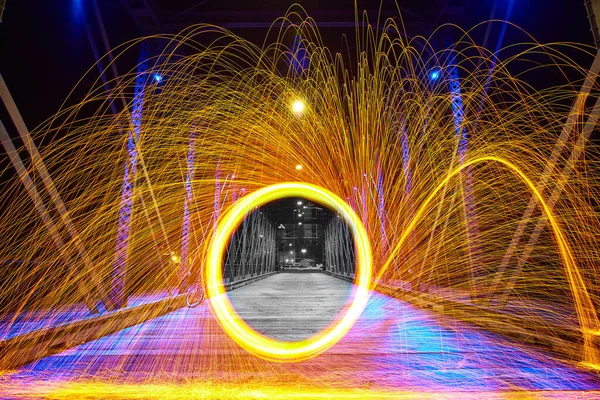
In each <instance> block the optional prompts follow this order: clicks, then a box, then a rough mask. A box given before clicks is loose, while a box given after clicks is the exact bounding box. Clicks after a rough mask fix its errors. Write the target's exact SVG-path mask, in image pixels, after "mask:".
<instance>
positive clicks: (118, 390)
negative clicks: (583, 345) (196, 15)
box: [0, 273, 600, 399]
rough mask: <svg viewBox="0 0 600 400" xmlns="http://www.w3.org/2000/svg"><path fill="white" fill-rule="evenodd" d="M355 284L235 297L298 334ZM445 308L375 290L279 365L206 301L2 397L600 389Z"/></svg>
mask: <svg viewBox="0 0 600 400" xmlns="http://www.w3.org/2000/svg"><path fill="white" fill-rule="evenodd" d="M351 288H352V285H351V284H349V283H347V282H344V281H342V280H339V279H336V278H333V277H330V276H327V275H324V274H319V273H310V274H308V273H307V274H294V273H282V274H277V275H274V276H272V277H269V278H267V279H264V280H262V281H259V282H257V283H253V284H250V285H248V286H245V287H242V288H239V289H236V290H234V291H232V292H229V296H230V297H231V299H232V301H233V302H234V304H235V305H236V308H237V310H238V312H239V314H240V315H241V316H242V317H243V318H244V319H245V320H246V321H248V322H249V323H250V324H251V325H252V326H254V327H255V328H256V329H257V330H259V331H261V332H263V333H264V334H267V335H270V336H274V337H277V338H279V339H287V340H296V339H299V338H302V337H306V336H308V335H311V334H313V333H314V332H315V331H316V330H318V329H320V328H321V327H323V326H325V325H327V324H328V323H329V322H330V321H331V320H332V318H333V316H334V314H335V312H336V310H339V308H340V307H341V306H342V305H343V304H344V302H345V300H346V297H347V295H348V293H349V291H350V290H351ZM438 318H439V317H437V316H436V315H434V314H430V313H428V312H425V311H423V310H419V309H417V308H415V307H413V306H411V305H410V304H407V303H405V302H402V301H399V300H396V299H393V298H390V297H388V296H385V295H381V294H377V293H375V294H373V296H372V297H371V300H370V302H369V305H368V307H367V309H366V310H365V312H364V313H363V315H362V316H361V318H360V319H359V321H358V322H357V323H356V325H355V326H354V327H353V328H352V330H351V331H350V332H349V334H348V335H347V336H346V337H344V338H343V339H342V340H341V341H340V342H339V343H338V344H337V345H335V346H334V347H333V348H331V349H330V350H328V351H327V352H325V353H324V354H322V355H320V356H318V357H315V358H313V359H310V360H307V361H303V362H300V363H274V362H268V361H264V360H261V359H258V358H256V357H254V356H251V355H249V354H248V353H246V352H245V351H244V350H242V349H241V348H239V347H238V346H237V345H236V344H235V343H234V342H233V341H232V340H231V339H230V338H229V337H227V336H226V335H225V334H224V333H223V331H222V330H221V328H220V327H219V325H218V324H217V322H216V321H215V319H214V317H213V316H212V315H211V313H210V311H209V310H208V308H207V305H206V304H203V305H201V306H200V307H197V308H194V309H189V308H184V309H181V310H178V311H176V312H173V313H170V314H168V315H165V316H162V317H159V318H156V319H154V320H151V321H148V322H146V323H143V324H140V325H137V326H135V327H132V328H128V329H125V330H123V331H121V332H118V333H115V334H112V335H109V336H106V337H103V338H101V339H99V340H96V341H93V342H90V343H86V344H83V345H80V346H77V347H74V348H72V349H70V350H67V351H65V352H63V353H60V354H57V355H54V356H50V357H46V358H43V359H41V360H39V361H37V362H35V363H32V364H29V365H27V366H25V367H23V368H21V369H19V370H17V371H14V372H6V373H4V374H3V375H1V376H0V397H2V396H4V397H35V396H39V397H47V398H65V399H67V398H77V397H84V396H87V398H105V399H108V398H123V399H125V398H136V399H137V398H182V399H183V398H194V397H196V398H261V397H262V398H286V397H288V398H315V397H320V398H333V397H336V398H356V399H362V398H369V397H370V398H388V397H389V398H397V397H402V398H419V399H426V398H436V399H439V398H444V397H452V398H461V399H469V398H473V399H475V398H530V393H528V392H530V391H535V392H536V393H535V398H557V399H559V398H560V399H564V398H569V397H573V398H600V378H599V377H598V376H596V375H593V374H590V373H585V372H582V371H580V370H576V369H574V368H572V367H571V366H569V365H566V364H562V363H560V362H557V361H554V360H552V359H551V358H549V357H547V356H545V355H544V354H541V353H540V352H539V351H533V350H531V349H529V348H526V347H520V346H516V345H515V344H514V343H512V342H507V341H505V340H504V339H503V338H501V337H498V336H495V335H493V334H489V333H485V332H481V331H479V330H477V329H474V328H473V327H471V326H469V325H466V324H463V323H459V322H449V321H446V320H444V321H443V322H444V324H443V325H444V326H442V324H440V321H441V320H438ZM482 391H485V392H486V393H485V394H482V393H481V392H482ZM541 391H543V392H541ZM581 391H588V392H581ZM440 393H441V397H440ZM482 396H483V397H482ZM4 397H3V398H4Z"/></svg>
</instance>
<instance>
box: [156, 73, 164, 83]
mask: <svg viewBox="0 0 600 400" xmlns="http://www.w3.org/2000/svg"><path fill="white" fill-rule="evenodd" d="M154 80H155V81H156V82H160V81H162V80H163V77H162V75H160V74H156V75H154Z"/></svg>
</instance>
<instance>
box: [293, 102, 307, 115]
mask: <svg viewBox="0 0 600 400" xmlns="http://www.w3.org/2000/svg"><path fill="white" fill-rule="evenodd" d="M304 108H305V106H304V101H303V100H301V99H297V100H294V102H293V103H292V111H293V113H294V114H296V115H302V114H303V113H304Z"/></svg>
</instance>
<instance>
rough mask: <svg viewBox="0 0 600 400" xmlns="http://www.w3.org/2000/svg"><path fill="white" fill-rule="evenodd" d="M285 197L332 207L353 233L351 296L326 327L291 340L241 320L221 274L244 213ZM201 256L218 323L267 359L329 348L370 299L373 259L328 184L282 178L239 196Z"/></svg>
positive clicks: (362, 232)
mask: <svg viewBox="0 0 600 400" xmlns="http://www.w3.org/2000/svg"><path fill="white" fill-rule="evenodd" d="M284 197H302V198H305V199H307V200H310V201H314V202H317V203H319V204H322V205H324V206H326V207H328V208H330V209H332V210H333V211H335V212H337V213H338V214H339V215H340V216H341V217H342V219H343V220H344V221H345V222H346V224H347V225H348V227H349V229H350V231H351V232H352V234H353V237H354V245H355V256H356V273H355V281H354V283H355V284H356V287H355V288H354V290H353V292H352V294H351V299H352V300H351V302H350V303H349V304H347V305H346V306H345V307H344V309H343V310H342V311H341V313H340V315H339V317H338V318H337V319H336V321H335V322H333V323H332V324H331V325H329V326H328V327H327V328H325V329H324V330H322V331H320V332H318V333H317V334H315V335H313V336H311V337H310V338H307V339H304V340H300V341H295V342H286V341H279V340H275V339H272V338H269V337H267V336H264V335H261V334H260V333H258V332H256V331H255V330H254V329H252V328H251V327H250V326H249V325H248V324H246V322H245V321H244V320H243V319H242V318H241V317H240V316H239V315H238V314H237V312H236V311H235V309H234V307H233V305H232V304H231V302H230V301H229V298H228V297H227V296H226V295H225V294H224V293H225V288H224V285H223V274H222V269H223V256H224V252H225V249H226V247H227V245H228V243H229V240H230V239H231V236H232V235H233V233H234V232H235V230H236V229H237V227H238V226H239V225H240V224H241V222H242V221H243V220H244V218H245V217H246V215H248V213H250V212H251V211H252V210H254V209H255V208H256V207H260V206H262V205H264V204H266V203H269V202H271V201H274V200H278V199H280V198H284ZM206 261H207V263H206V268H204V274H205V276H204V278H205V286H206V291H207V294H208V297H209V298H210V302H209V304H210V307H211V309H212V311H213V313H214V315H215V317H216V318H217V320H218V321H219V324H220V325H221V326H222V327H223V329H224V330H225V332H226V333H227V334H228V335H229V336H230V337H231V338H232V339H233V340H234V341H235V342H236V343H238V344H239V345H240V346H241V347H243V348H244V349H245V350H247V351H248V352H250V353H252V354H254V355H256V356H259V357H262V358H265V359H268V360H271V361H301V360H305V359H308V358H310V357H313V356H315V355H318V354H320V353H322V352H323V351H325V350H327V349H329V348H330V347H331V346H333V345H334V344H335V343H337V342H338V341H339V340H340V339H341V338H342V337H344V335H345V334H346V333H347V332H348V330H349V329H350V328H351V327H352V325H354V323H355V322H356V320H357V319H358V317H359V316H360V314H361V313H362V311H363V310H364V308H365V306H366V305H367V302H368V300H369V287H370V284H371V276H372V264H373V261H372V254H371V244H370V242H369V237H368V234H367V231H366V229H365V227H364V226H363V224H362V222H361V220H360V218H359V217H358V215H356V213H355V212H354V210H352V208H351V207H350V206H349V205H348V203H346V202H345V201H344V200H342V199H341V198H339V197H338V196H336V195H335V194H334V193H332V192H330V191H329V190H326V189H324V188H322V187H319V186H316V185H311V184H308V183H302V182H286V183H280V184H276V185H271V186H267V187H265V188H262V189H259V190H257V191H255V192H253V193H250V194H248V195H247V196H245V197H243V198H241V199H240V200H238V201H237V202H236V203H235V204H234V205H233V206H232V207H231V208H229V209H228V210H227V211H226V212H225V213H224V214H223V216H222V217H221V219H220V220H219V223H218V225H217V229H216V231H215V233H214V235H213V236H212V238H211V241H210V244H209V247H208V251H207V258H206Z"/></svg>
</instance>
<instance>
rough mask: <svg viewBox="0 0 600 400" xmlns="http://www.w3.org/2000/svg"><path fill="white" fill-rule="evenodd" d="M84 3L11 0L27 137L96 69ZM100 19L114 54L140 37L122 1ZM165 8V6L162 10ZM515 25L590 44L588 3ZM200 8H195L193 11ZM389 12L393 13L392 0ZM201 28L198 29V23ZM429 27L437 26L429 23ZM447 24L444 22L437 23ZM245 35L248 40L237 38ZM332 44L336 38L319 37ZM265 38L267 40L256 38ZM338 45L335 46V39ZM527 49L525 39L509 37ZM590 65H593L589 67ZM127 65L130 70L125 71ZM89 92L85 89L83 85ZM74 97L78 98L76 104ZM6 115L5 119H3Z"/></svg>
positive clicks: (13, 65)
mask: <svg viewBox="0 0 600 400" xmlns="http://www.w3.org/2000/svg"><path fill="white" fill-rule="evenodd" d="M86 1H87V0H51V1H48V0H7V2H6V10H5V12H4V17H3V22H2V24H0V73H2V75H3V77H4V79H5V80H6V82H7V84H8V86H9V89H10V90H11V92H12V94H13V96H14V98H15V100H16V102H17V105H18V106H19V108H20V110H21V112H22V114H23V116H24V119H25V121H26V123H27V125H28V127H29V128H30V129H32V128H34V127H35V126H37V125H38V124H40V123H42V122H43V121H44V120H45V119H47V118H49V117H50V116H52V115H53V114H54V113H55V112H56V111H57V110H58V109H59V107H60V105H61V103H62V102H63V101H64V99H65V98H66V97H67V95H68V94H69V92H70V91H71V89H72V88H73V87H74V86H75V84H76V83H77V82H78V80H79V78H81V76H83V75H84V73H85V72H86V70H87V69H88V68H90V67H91V66H92V65H93V62H94V58H93V56H92V52H91V50H90V46H89V44H88V41H87V38H86V35H85V30H84V29H83V23H84V22H83V19H82V18H81V16H80V13H79V12H78V9H77V8H78V6H77V4H78V3H82V2H83V3H85V2H86ZM497 1H498V11H497V13H496V17H497V18H504V13H505V9H506V5H507V3H508V0H497ZM98 3H99V5H100V8H101V12H102V15H103V18H104V23H105V25H106V30H107V33H108V36H109V41H110V44H111V45H112V46H115V45H117V44H120V43H122V42H124V41H126V40H129V39H132V38H135V37H137V36H140V35H141V32H140V29H139V27H138V26H137V25H136V24H135V23H134V21H133V20H132V19H131V18H130V16H129V14H128V13H127V11H126V10H125V8H124V7H123V6H122V4H121V3H120V1H119V0H99V1H98ZM158 3H160V4H159V8H160V9H161V12H163V13H165V15H174V14H176V13H178V12H180V11H184V10H187V9H189V8H193V11H195V12H200V14H197V15H200V16H201V12H202V11H210V10H220V11H227V10H261V9H268V10H277V9H279V10H281V12H282V13H283V12H284V11H285V9H287V8H288V6H289V5H291V4H292V3H294V2H293V1H287V0H277V1H274V0H263V1H244V2H242V1H239V0H235V1H234V0H219V1H216V0H204V1H190V0H170V1H159V2H158ZM299 3H301V4H302V5H303V6H304V7H305V8H306V9H307V10H308V12H309V14H310V12H311V10H319V9H348V10H351V9H353V4H354V2H353V1H352V0H330V1H325V0H307V1H299ZM433 3H434V2H433V1H428V0H419V1H416V0H404V1H403V0H400V1H399V4H400V6H401V7H403V8H404V9H405V10H407V12H406V15H407V17H405V18H411V16H408V15H409V14H410V15H412V17H413V18H414V17H415V16H417V17H418V18H420V19H423V20H426V19H427V18H431V15H433V14H434V13H435V10H432V9H431V4H433ZM161 4H162V5H161ZM378 4H379V2H378V1H370V2H369V1H360V2H359V5H362V6H366V7H369V8H376V7H377V5H378ZM514 4H515V6H514V9H513V12H512V15H511V17H510V20H511V21H512V22H513V23H515V24H517V25H519V26H521V27H522V28H524V29H525V30H527V31H528V32H530V33H531V34H532V35H533V36H534V37H535V38H536V39H537V40H539V41H540V42H553V41H574V42H580V43H586V44H592V43H593V38H592V35H591V32H590V28H589V22H588V19H587V15H586V10H585V6H584V4H583V0H515V3H514ZM492 5H493V0H477V1H475V0H472V1H471V5H470V6H469V7H467V12H466V14H465V15H464V16H463V20H464V21H465V22H463V23H462V25H463V27H464V28H467V27H470V26H472V25H474V24H476V23H477V22H480V21H483V20H486V19H488V18H489V16H490V11H491V9H492ZM194 6H196V7H194ZM383 7H384V8H388V9H389V8H393V7H394V5H393V2H391V1H389V0H387V1H384V3H383ZM198 22H201V20H199V21H198ZM429 22H432V21H429ZM440 22H445V21H440ZM240 34H242V35H243V32H240ZM321 34H322V35H323V36H324V37H325V38H327V36H328V35H329V36H333V35H338V36H339V33H336V32H332V31H328V30H322V32H321ZM253 35H258V36H262V35H264V33H261V32H256V31H255V32H254V33H253ZM334 39H335V40H337V38H334ZM513 39H515V40H519V41H522V40H523V39H524V38H523V37H518V38H516V37H515V38H511V37H510V35H509V36H507V38H506V40H505V43H510V42H511V40H513ZM136 61H137V60H135V59H131V60H127V59H126V60H122V61H121V63H122V64H123V65H118V67H119V69H120V70H121V71H127V70H129V68H131V66H132V65H134V64H133V63H134V62H136ZM590 62H591V61H590ZM128 63H130V64H131V65H124V64H128ZM84 87H85V82H84ZM76 98H77V94H76V95H75V99H76ZM2 115H4V114H2Z"/></svg>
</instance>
